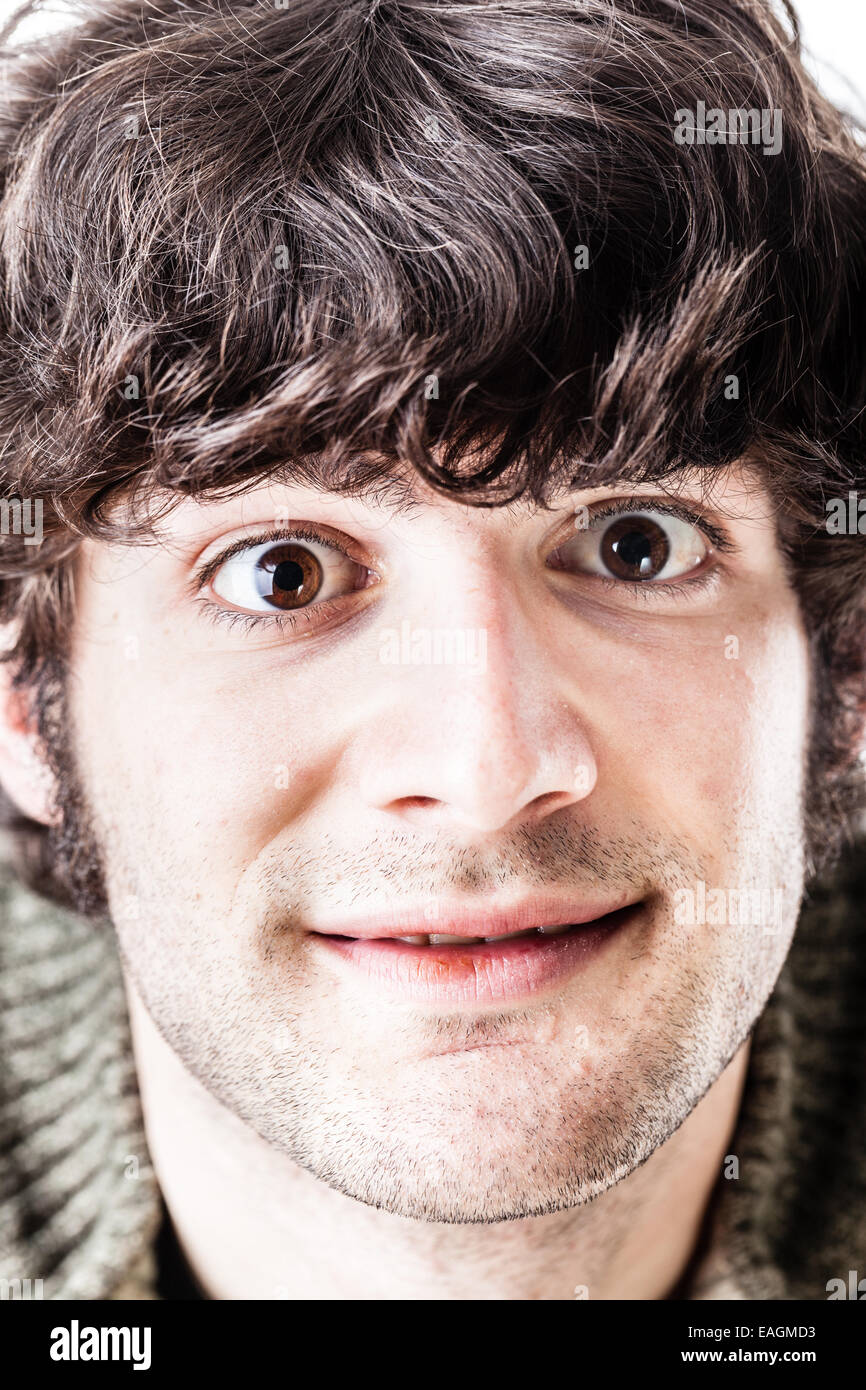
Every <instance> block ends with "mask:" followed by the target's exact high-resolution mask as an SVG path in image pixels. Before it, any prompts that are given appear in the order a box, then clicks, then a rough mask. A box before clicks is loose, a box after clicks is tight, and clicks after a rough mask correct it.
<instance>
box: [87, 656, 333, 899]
mask: <svg viewBox="0 0 866 1390" xmlns="http://www.w3.org/2000/svg"><path fill="white" fill-rule="evenodd" d="M242 666H243V674H242V673H241V667H242ZM81 677H82V678H81V681H80V682H79V688H80V689H81V690H86V691H87V697H86V699H82V700H81V702H80V707H79V709H78V710H77V711H76V712H75V717H76V723H77V726H78V728H79V731H80V735H79V742H80V753H79V756H80V760H81V762H82V765H83V767H84V772H85V782H86V785H87V788H88V791H89V794H90V796H91V799H92V801H93V804H94V806H95V808H96V811H97V814H98V816H99V817H100V818H101V820H102V822H103V823H104V824H106V825H111V826H113V827H116V831H115V832H114V833H116V834H119V835H121V836H123V837H124V839H126V840H127V841H131V840H132V837H140V842H139V846H138V848H137V850H136V851H135V852H137V853H138V854H140V853H141V849H140V843H141V842H143V841H144V839H145V837H148V838H150V839H152V840H153V841H155V842H156V843H157V844H163V843H164V844H166V845H170V846H171V853H172V856H173V857H174V859H175V864H176V862H177V860H178V859H181V858H182V859H183V861H184V862H185V863H186V864H189V865H190V866H194V865H195V864H196V863H200V864H202V865H208V873H212V872H214V865H215V864H216V865H217V868H216V872H217V873H218V874H219V876H220V878H225V877H226V876H228V877H232V876H234V877H236V876H237V873H238V871H239V870H242V869H243V867H244V866H245V865H247V864H249V863H250V861H251V860H252V859H253V858H255V855H256V854H257V853H258V851H259V849H260V848H261V847H262V845H263V844H266V843H267V842H268V841H269V840H270V839H271V838H272V837H273V836H274V835H275V834H277V833H278V832H279V830H280V829H281V827H283V826H284V825H285V824H287V823H288V822H291V821H292V820H293V819H295V818H296V817H298V816H299V815H300V814H301V813H302V812H303V809H304V807H305V806H306V804H307V803H308V802H309V800H310V799H311V797H312V796H313V795H314V794H315V788H316V787H317V786H319V785H320V783H321V779H322V777H323V776H324V775H325V770H326V769H327V768H329V767H333V763H334V737H333V734H332V733H331V732H330V731H329V727H328V724H329V721H328V720H327V719H326V718H325V716H324V715H323V712H322V700H321V691H320V690H319V692H318V697H317V694H316V691H317V688H316V686H315V685H314V683H312V682H310V683H306V682H297V683H293V682H292V681H290V680H287V679H286V678H285V674H283V675H282V677H280V676H278V675H277V674H276V673H271V675H270V676H265V677H261V675H260V673H249V672H248V671H247V669H246V664H245V663H242V661H241V660H240V659H238V661H237V664H236V665H235V666H233V668H232V671H231V674H230V676H228V677H227V676H226V674H225V672H224V671H222V670H220V671H219V672H218V671H217V668H216V664H215V663H197V664H195V663H190V661H189V660H184V657H183V654H182V653H174V654H170V653H168V652H166V651H165V650H164V649H163V650H161V651H160V656H159V661H158V662H156V661H154V662H150V661H148V660H147V657H146V654H145V653H143V652H142V653H141V654H140V655H139V656H138V657H137V658H136V659H129V658H127V657H126V656H124V655H123V653H122V652H121V653H119V654H118V653H112V654H110V655H109V658H108V659H106V652H105V649H104V648H101V649H100V650H99V651H98V652H97V651H96V650H94V651H92V652H86V653H85V654H84V657H83V661H82V665H81ZM295 684H297V690H295V689H294V686H295ZM290 691H291V692H292V693H291V694H290V693H289V692H290ZM307 691H309V694H307V693H305V692H307ZM330 722H331V723H332V722H333V721H330Z"/></svg>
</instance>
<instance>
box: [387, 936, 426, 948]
mask: <svg viewBox="0 0 866 1390" xmlns="http://www.w3.org/2000/svg"><path fill="white" fill-rule="evenodd" d="M394 939H395V940H396V941H405V942H406V945H407V946H426V945H427V937H426V936H397V937H395V938H394Z"/></svg>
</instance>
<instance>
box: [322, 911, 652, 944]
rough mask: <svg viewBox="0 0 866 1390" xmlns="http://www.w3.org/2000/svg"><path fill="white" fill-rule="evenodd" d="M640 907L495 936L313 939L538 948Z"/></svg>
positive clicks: (444, 934)
mask: <svg viewBox="0 0 866 1390" xmlns="http://www.w3.org/2000/svg"><path fill="white" fill-rule="evenodd" d="M640 906H641V904H640V903H629V904H627V906H625V907H621V908H617V909H616V910H615V911H613V912H607V913H604V914H603V915H602V916H600V917H594V918H592V919H590V920H589V921H586V922H563V923H556V924H552V925H550V926H544V925H542V926H539V927H527V928H525V929H524V930H523V931H514V932H500V933H498V934H497V935H495V936H453V935H450V934H449V933H447V932H414V933H412V934H410V935H407V936H397V935H396V934H395V935H394V936H384V935H383V936H374V937H369V936H364V937H356V936H349V935H348V934H346V935H344V934H342V933H340V934H339V935H336V934H333V933H330V932H314V933H313V935H315V936H325V937H327V938H328V939H329V940H332V941H334V940H339V941H341V942H345V943H347V944H348V943H349V942H355V941H358V942H362V943H363V944H365V945H386V944H396V943H400V944H402V945H405V946H417V947H422V948H424V947H431V946H435V947H437V948H440V949H441V948H442V947H446V948H447V947H451V946H453V947H462V948H463V950H464V951H465V949H466V947H467V946H469V947H472V946H475V947H481V946H501V945H504V944H505V942H508V941H532V940H537V941H538V942H539V944H540V943H541V942H542V941H550V940H551V939H552V938H554V937H562V936H574V935H578V934H579V933H581V932H585V931H587V930H589V929H598V928H600V927H611V928H612V927H615V926H617V925H618V924H619V923H620V921H622V920H624V918H625V917H626V915H627V914H628V913H631V912H633V911H634V910H635V909H636V908H638V907H640Z"/></svg>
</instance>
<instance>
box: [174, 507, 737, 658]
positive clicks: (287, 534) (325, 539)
mask: <svg viewBox="0 0 866 1390" xmlns="http://www.w3.org/2000/svg"><path fill="white" fill-rule="evenodd" d="M641 511H654V512H660V513H663V514H665V515H667V516H674V517H677V518H678V519H679V520H681V521H686V522H688V523H690V524H691V525H693V526H695V527H696V528H697V529H698V530H699V531H701V532H702V533H703V534H704V535H705V536H706V537H707V540H708V541H710V542H711V543H712V545H713V546H714V548H715V549H716V550H717V551H719V552H721V553H731V552H735V551H736V549H737V547H736V546H735V544H734V542H733V541H732V540H731V539H730V538H729V537H728V536H726V535H725V533H724V532H723V531H720V530H719V529H718V528H717V527H714V526H710V525H709V523H708V522H707V521H706V519H705V518H704V517H702V516H701V515H700V514H699V513H698V512H696V511H692V510H691V508H689V507H684V506H681V505H679V504H676V503H665V502H661V501H660V500H659V499H658V498H655V497H649V498H640V497H629V498H621V499H614V500H612V501H610V502H601V503H599V504H598V505H597V506H596V507H595V508H593V507H590V509H589V512H590V520H591V521H593V522H596V521H600V520H604V518H605V517H609V516H621V515H623V514H626V515H627V514H628V513H630V512H641ZM295 540H297V541H315V542H316V543H317V544H318V545H324V546H330V547H331V548H332V549H336V548H337V547H336V546H335V545H334V537H333V536H331V535H329V534H327V533H325V532H324V531H320V530H318V529H317V528H316V527H315V526H311V525H301V526H296V527H293V528H292V529H291V530H288V529H272V530H269V531H265V532H262V533H261V534H260V535H256V536H245V537H244V538H243V539H242V540H238V541H236V542H235V543H234V544H233V545H230V546H228V547H227V549H226V550H223V551H222V552H221V553H220V554H219V555H215V556H214V557H213V558H212V559H210V560H208V562H207V563H206V564H205V565H203V566H202V568H201V569H200V570H199V571H198V572H197V573H196V574H195V576H194V577H193V581H192V588H193V592H194V596H195V598H196V599H197V601H198V602H199V603H200V604H201V605H202V608H203V610H204V613H205V616H206V617H207V618H208V619H209V620H210V621H212V622H215V623H220V624H223V625H225V626H226V627H228V628H229V630H233V629H234V628H236V627H240V628H241V630H242V631H244V632H249V631H251V630H252V629H253V628H255V627H259V626H260V625H261V624H262V623H264V624H266V625H267V626H268V627H270V628H272V629H274V630H276V631H277V632H282V631H284V630H285V629H286V628H290V629H292V630H294V629H297V628H298V627H302V626H306V627H313V626H314V625H316V626H318V624H319V623H320V622H321V621H322V619H323V617H328V616H330V615H331V613H332V612H333V611H335V609H336V607H337V606H338V605H339V603H340V601H341V600H340V599H326V600H325V601H324V602H322V603H318V604H315V605H310V606H309V607H307V608H298V609H296V610H295V611H294V612H288V611H286V612H283V613H241V612H238V611H236V610H233V609H230V608H223V607H222V606H221V605H220V604H218V603H214V602H213V601H212V600H210V599H206V598H203V597H202V594H201V590H202V589H203V588H204V587H205V585H206V584H208V583H209V582H210V580H211V579H212V578H213V577H214V575H215V574H216V573H217V572H218V571H219V570H220V569H221V567H222V566H223V565H224V564H225V563H226V561H227V560H230V559H231V558H232V556H233V555H239V554H241V553H242V552H243V551H244V550H251V549H252V548H253V547H254V546H257V545H266V544H268V543H269V542H270V543H273V544H277V543H278V542H280V541H295ZM345 553H346V554H348V555H349V559H351V560H355V557H354V556H353V555H351V554H350V553H349V552H348V551H346V552H345ZM355 563H356V564H358V565H363V562H362V561H361V560H355ZM364 567H365V568H366V566H364ZM594 578H596V579H597V580H598V582H599V583H600V584H602V585H603V586H604V587H605V588H610V589H616V590H618V591H619V592H620V593H621V592H622V590H623V589H624V588H625V589H628V590H629V591H631V592H632V593H634V594H638V593H639V594H640V595H641V597H643V598H645V599H648V600H649V599H650V598H651V595H653V594H668V595H670V594H677V595H681V594H685V593H689V594H690V595H691V594H694V593H696V592H700V591H702V590H704V589H705V588H706V587H707V586H708V585H709V584H711V583H713V582H714V580H715V579H716V570H709V571H708V572H707V573H705V574H703V575H701V576H699V577H698V578H697V579H685V580H673V581H667V582H665V583H663V584H649V583H647V582H646V581H645V580H643V581H641V580H630V579H614V578H610V579H607V578H604V577H603V576H600V575H596V576H594ZM313 613H315V614H316V617H315V618H313V617H310V616H309V615H310V614H313Z"/></svg>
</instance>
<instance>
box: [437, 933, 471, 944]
mask: <svg viewBox="0 0 866 1390" xmlns="http://www.w3.org/2000/svg"><path fill="white" fill-rule="evenodd" d="M477 941H478V937H477V936H446V935H445V934H444V933H443V932H438V933H437V934H436V935H435V936H431V937H430V945H431V946H474V945H476V944H477Z"/></svg>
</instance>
